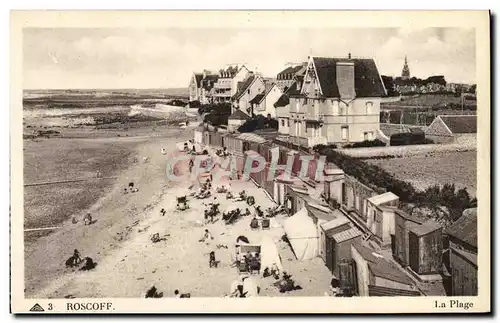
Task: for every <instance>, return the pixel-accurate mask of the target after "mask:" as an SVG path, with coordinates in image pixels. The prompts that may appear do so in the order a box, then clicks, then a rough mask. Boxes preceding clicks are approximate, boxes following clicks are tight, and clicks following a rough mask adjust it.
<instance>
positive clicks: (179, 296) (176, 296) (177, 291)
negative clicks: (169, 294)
mask: <svg viewBox="0 0 500 323" xmlns="http://www.w3.org/2000/svg"><path fill="white" fill-rule="evenodd" d="M174 297H175V298H181V293H180V292H179V290H178V289H176V290H175V291H174Z"/></svg>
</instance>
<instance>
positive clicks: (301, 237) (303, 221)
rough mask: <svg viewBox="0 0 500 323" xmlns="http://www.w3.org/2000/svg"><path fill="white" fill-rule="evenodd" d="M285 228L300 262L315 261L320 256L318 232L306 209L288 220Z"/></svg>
mask: <svg viewBox="0 0 500 323" xmlns="http://www.w3.org/2000/svg"><path fill="white" fill-rule="evenodd" d="M283 228H284V229H285V233H286V236H287V238H288V240H289V241H290V244H291V245H292V248H293V252H294V253H295V257H297V259H298V260H308V259H313V258H315V257H317V256H318V255H319V249H318V239H319V236H318V230H317V228H316V226H315V225H314V221H313V220H312V219H311V218H310V217H309V215H308V214H307V209H306V208H305V207H303V208H302V209H301V210H300V211H298V212H297V213H295V214H294V215H292V216H291V217H289V218H288V219H286V220H285V221H284V223H283Z"/></svg>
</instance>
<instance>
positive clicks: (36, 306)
mask: <svg viewBox="0 0 500 323" xmlns="http://www.w3.org/2000/svg"><path fill="white" fill-rule="evenodd" d="M30 312H45V310H44V309H43V307H41V306H40V304H38V303H36V304H35V305H33V307H32V308H30Z"/></svg>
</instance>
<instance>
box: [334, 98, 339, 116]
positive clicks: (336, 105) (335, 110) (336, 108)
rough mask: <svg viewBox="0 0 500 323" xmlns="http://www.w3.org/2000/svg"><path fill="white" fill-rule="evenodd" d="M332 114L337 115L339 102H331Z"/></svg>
mask: <svg viewBox="0 0 500 323" xmlns="http://www.w3.org/2000/svg"><path fill="white" fill-rule="evenodd" d="M332 112H333V115H338V114H339V101H335V100H332Z"/></svg>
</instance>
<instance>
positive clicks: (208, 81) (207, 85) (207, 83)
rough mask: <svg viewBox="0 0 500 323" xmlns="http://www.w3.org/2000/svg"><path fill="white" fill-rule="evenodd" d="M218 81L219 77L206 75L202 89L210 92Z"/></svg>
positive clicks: (202, 82) (202, 81)
mask: <svg viewBox="0 0 500 323" xmlns="http://www.w3.org/2000/svg"><path fill="white" fill-rule="evenodd" d="M218 79H219V76H218V75H212V74H210V75H205V77H204V78H203V79H202V80H201V87H203V88H204V89H205V90H207V91H210V90H211V89H212V88H213V87H214V84H215V83H216V82H217V80H218Z"/></svg>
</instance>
